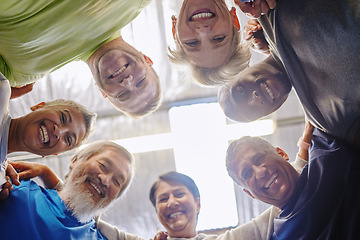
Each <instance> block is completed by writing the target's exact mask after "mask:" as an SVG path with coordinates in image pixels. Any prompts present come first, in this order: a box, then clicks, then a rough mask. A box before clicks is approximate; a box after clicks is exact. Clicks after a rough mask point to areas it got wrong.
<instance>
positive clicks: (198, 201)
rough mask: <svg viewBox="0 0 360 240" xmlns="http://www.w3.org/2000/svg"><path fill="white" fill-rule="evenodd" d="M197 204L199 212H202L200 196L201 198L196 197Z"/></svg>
mask: <svg viewBox="0 0 360 240" xmlns="http://www.w3.org/2000/svg"><path fill="white" fill-rule="evenodd" d="M196 205H197V208H196V210H197V213H199V212H200V208H201V204H200V198H199V197H197V198H196Z"/></svg>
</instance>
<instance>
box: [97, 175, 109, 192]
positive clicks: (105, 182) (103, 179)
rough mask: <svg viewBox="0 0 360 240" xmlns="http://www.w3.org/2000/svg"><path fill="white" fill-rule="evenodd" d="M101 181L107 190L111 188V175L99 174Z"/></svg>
mask: <svg viewBox="0 0 360 240" xmlns="http://www.w3.org/2000/svg"><path fill="white" fill-rule="evenodd" d="M99 179H100V182H101V184H102V185H104V186H106V187H107V188H109V186H110V182H111V175H109V174H105V173H101V174H99Z"/></svg>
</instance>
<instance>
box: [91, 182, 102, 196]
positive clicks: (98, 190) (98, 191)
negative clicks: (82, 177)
mask: <svg viewBox="0 0 360 240" xmlns="http://www.w3.org/2000/svg"><path fill="white" fill-rule="evenodd" d="M89 183H90V185H91V186H92V187H93V188H94V189H95V191H96V192H97V193H98V194H99V195H100V197H102V198H104V197H105V193H104V192H103V191H102V189H101V188H100V187H99V186H97V185H96V184H95V183H93V182H91V181H89Z"/></svg>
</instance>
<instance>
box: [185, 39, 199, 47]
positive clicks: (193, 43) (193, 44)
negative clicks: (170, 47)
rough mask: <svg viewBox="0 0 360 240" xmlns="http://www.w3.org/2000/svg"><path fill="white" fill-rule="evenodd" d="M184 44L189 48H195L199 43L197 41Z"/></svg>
mask: <svg viewBox="0 0 360 240" xmlns="http://www.w3.org/2000/svg"><path fill="white" fill-rule="evenodd" d="M185 44H186V45H187V46H189V47H196V46H197V45H199V41H198V40H191V41H187V42H185Z"/></svg>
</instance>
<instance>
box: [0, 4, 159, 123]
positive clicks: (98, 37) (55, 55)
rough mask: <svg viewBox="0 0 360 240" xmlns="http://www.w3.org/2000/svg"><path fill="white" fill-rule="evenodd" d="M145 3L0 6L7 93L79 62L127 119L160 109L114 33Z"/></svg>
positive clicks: (149, 82)
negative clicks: (10, 89)
mask: <svg viewBox="0 0 360 240" xmlns="http://www.w3.org/2000/svg"><path fill="white" fill-rule="evenodd" d="M150 1H151V0H132V1H126V0H117V1H110V0H109V1H103V0H101V1H99V0H86V1H85V0H83V1H70V0H65V1H48V0H40V1H38V0H25V1H19V2H18V1H15V2H14V1H9V0H4V1H1V2H0V9H1V12H0V72H2V73H3V74H4V75H5V77H7V79H8V80H9V81H10V84H11V86H12V87H15V86H24V85H27V84H30V83H33V82H35V81H36V80H38V79H40V78H42V77H43V76H45V75H46V74H48V73H50V72H52V71H54V70H56V69H58V68H60V67H62V66H63V65H65V64H67V63H69V62H71V61H74V60H83V61H86V62H87V63H88V65H89V67H90V69H91V71H92V73H93V75H94V79H95V82H96V84H97V86H98V87H99V89H100V90H101V92H102V93H103V94H104V95H105V96H106V97H107V98H108V99H109V100H110V101H111V103H112V104H113V105H114V106H115V107H116V108H118V109H119V110H120V111H123V112H124V113H126V114H128V115H131V116H133V117H139V116H143V115H145V114H148V113H150V112H152V111H154V110H155V109H156V108H157V107H158V106H159V103H160V99H161V94H160V84H159V81H158V76H157V75H156V73H155V72H154V70H153V69H152V67H151V64H152V62H151V60H150V59H149V58H148V57H146V56H145V55H143V54H142V53H140V52H139V51H137V50H136V49H134V48H133V47H132V46H130V45H128V44H127V43H126V42H125V41H124V40H123V39H122V38H121V36H120V29H121V28H123V27H124V26H125V25H127V24H128V23H129V22H131V21H132V20H133V19H134V18H135V17H136V16H137V15H138V14H139V13H140V12H141V11H142V9H144V8H145V7H146V6H147V5H148V4H149V3H150ZM115 82H117V84H115Z"/></svg>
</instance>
